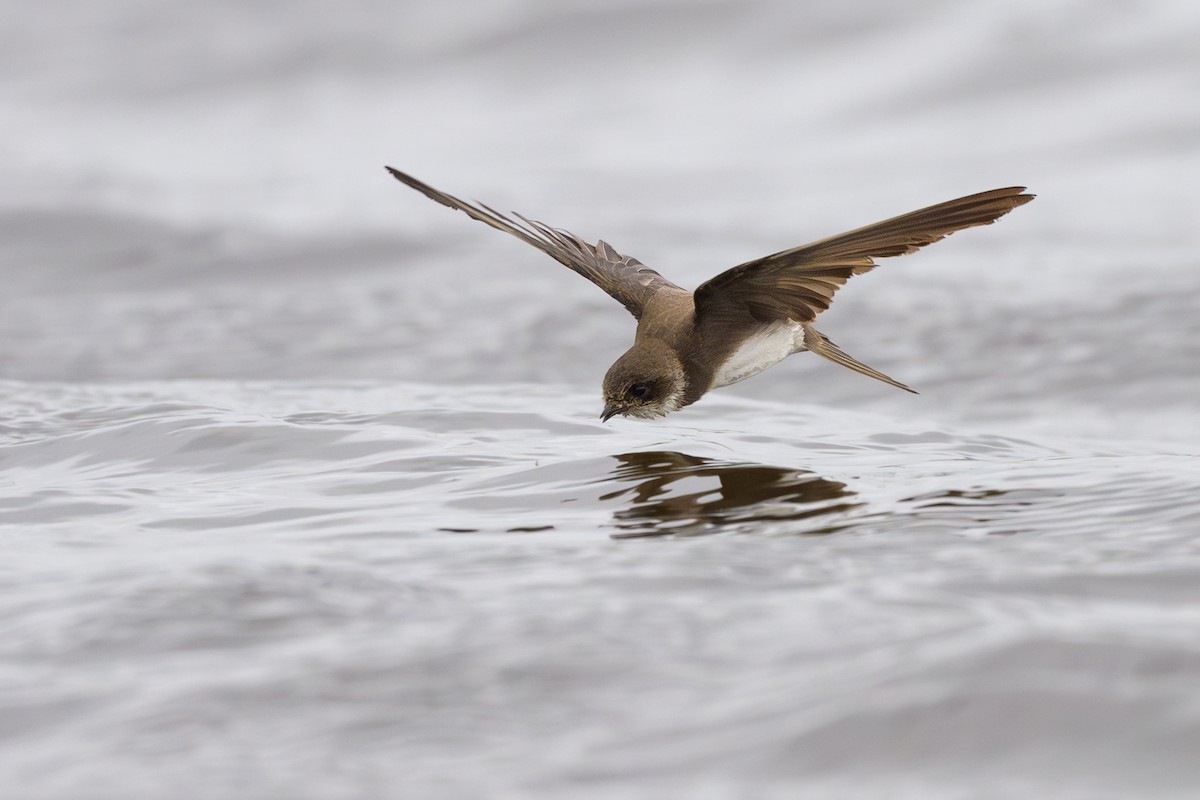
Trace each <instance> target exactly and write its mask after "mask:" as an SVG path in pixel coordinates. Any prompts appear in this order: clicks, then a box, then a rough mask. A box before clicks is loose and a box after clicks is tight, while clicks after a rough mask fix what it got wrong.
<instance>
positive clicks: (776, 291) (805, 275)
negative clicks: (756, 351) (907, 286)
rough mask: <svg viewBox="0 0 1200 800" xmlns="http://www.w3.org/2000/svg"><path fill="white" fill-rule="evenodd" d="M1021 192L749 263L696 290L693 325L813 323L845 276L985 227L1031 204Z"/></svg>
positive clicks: (973, 200) (945, 206)
mask: <svg viewBox="0 0 1200 800" xmlns="http://www.w3.org/2000/svg"><path fill="white" fill-rule="evenodd" d="M1024 191H1025V187H1023V186H1016V187H1011V188H1008V189H993V190H992V191H990V192H981V193H980V194H973V195H970V196H969V197H960V198H958V199H957V200H950V201H948V202H945V203H939V204H938V205H936V206H930V207H929V208H923V209H921V210H919V211H911V212H909V213H907V214H901V215H900V216H898V217H893V218H892V219H888V220H884V221H883V222H876V223H875V224H873V225H867V226H866V227H864V228H858V229H857V230H853V231H849V232H848V233H842V234H838V235H837V236H831V237H829V238H828V239H822V240H820V241H818V242H813V243H812V244H806V245H803V246H801V247H794V248H792V249H791V250H784V251H783V252H781V253H775V254H774V255H769V256H765V257H763V258H759V259H755V260H754V261H748V262H746V263H745V264H741V265H739V266H736V267H733V268H732V269H729V270H726V271H725V272H722V273H721V274H720V275H717V276H716V277H714V278H712V279H711V280H709V281H708V282H706V283H704V284H702V285H701V286H700V288H698V289H697V290H696V320H697V322H703V321H704V320H705V318H706V317H709V318H715V317H722V318H726V319H729V318H730V317H734V318H736V317H742V318H745V317H746V316H747V315H748V316H749V317H751V318H753V319H754V320H756V321H758V322H774V321H776V320H793V321H795V322H812V320H813V319H815V318H816V316H817V314H819V313H821V312H822V311H824V310H825V309H827V308H829V304H830V302H832V300H833V295H834V293H835V292H836V291H837V290H838V289H840V288H841V287H842V285H843V284H845V283H846V281H848V280H849V279H850V277H851V276H853V275H859V274H861V273H863V272H867V271H869V270H871V269H874V268H875V266H876V263H875V259H877V258H887V257H888V256H899V255H904V254H905V253H911V252H913V251H914V250H917V249H918V248H921V247H924V246H925V245H927V244H933V243H934V242H936V241H938V240H940V239H942V238H944V237H946V236H949V235H950V234H952V233H954V232H955V231H960V230H962V229H963V228H970V227H972V226H975V225H987V224H990V223H992V222H994V221H996V220H997V219H999V218H1000V217H1002V216H1004V215H1005V214H1007V213H1008V212H1009V211H1012V210H1013V209H1014V208H1016V207H1017V206H1020V205H1024V204H1025V203H1028V202H1029V201H1030V200H1032V199H1033V197H1034V196H1033V195H1031V194H1024ZM747 321H749V320H747Z"/></svg>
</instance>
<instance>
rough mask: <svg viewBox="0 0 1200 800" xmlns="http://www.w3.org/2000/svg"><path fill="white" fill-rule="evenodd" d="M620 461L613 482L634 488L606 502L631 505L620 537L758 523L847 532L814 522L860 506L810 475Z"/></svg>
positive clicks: (620, 516)
mask: <svg viewBox="0 0 1200 800" xmlns="http://www.w3.org/2000/svg"><path fill="white" fill-rule="evenodd" d="M614 458H615V459H616V460H617V464H618V465H617V467H616V469H614V470H613V475H612V477H613V478H614V479H615V480H617V481H619V482H622V483H629V484H632V485H631V486H629V487H627V488H622V489H620V490H618V491H615V492H609V493H608V494H606V495H604V496H603V497H601V498H600V499H601V500H614V499H617V498H625V499H627V502H628V505H627V506H625V507H624V508H621V509H620V510H618V511H616V512H614V514H613V517H614V519H615V521H616V525H617V527H618V528H620V529H621V532H620V533H616V534H614V538H620V539H629V538H636V537H644V536H666V535H697V534H705V533H719V532H722V531H728V530H736V529H739V528H740V529H743V530H746V531H753V530H755V529H756V528H757V527H758V525H756V523H758V524H761V523H781V522H788V521H799V520H806V521H808V524H805V525H797V526H796V532H797V533H804V534H826V533H833V532H834V531H836V530H839V529H840V527H842V526H839V525H823V524H820V522H816V524H814V521H815V520H817V519H818V518H820V517H824V516H828V515H831V514H838V513H840V512H843V511H846V510H849V509H851V508H854V507H855V506H857V505H859V503H856V502H854V501H853V499H852V498H854V497H855V493H854V492H853V491H851V490H850V489H848V488H846V485H845V484H844V483H838V482H837V481H830V480H825V479H824V478H821V477H820V476H818V475H816V474H814V473H812V472H809V471H808V470H802V469H782V468H780V467H771V466H767V465H765V464H746V463H731V462H726V461H714V460H711V459H706V458H698V457H696V456H689V455H685V454H683V453H676V452H669V451H653V452H647V453H626V454H624V455H619V456H614Z"/></svg>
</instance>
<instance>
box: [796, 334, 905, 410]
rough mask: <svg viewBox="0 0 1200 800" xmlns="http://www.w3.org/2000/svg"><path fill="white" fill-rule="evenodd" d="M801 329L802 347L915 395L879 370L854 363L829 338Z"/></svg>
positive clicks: (857, 362) (853, 360) (860, 363)
mask: <svg viewBox="0 0 1200 800" xmlns="http://www.w3.org/2000/svg"><path fill="white" fill-rule="evenodd" d="M803 327H804V346H805V347H807V348H808V349H809V350H811V351H812V352H814V353H816V354H817V355H819V356H821V357H822V358H828V359H829V360H830V361H832V362H834V363H835V364H841V365H842V366H843V367H849V368H850V369H852V370H854V371H855V372H861V373H862V374H863V375H866V376H868V377H871V378H874V379H875V380H877V381H883V382H884V383H888V384H891V385H892V386H895V387H896V388H897V389H903V390H904V391H906V392H912V393H913V394H916V393H917V391H916V389H911V388H909V387H907V386H905V385H904V384H903V383H901V382H900V381H898V380H894V379H892V378H889V377H888V376H887V375H884V374H883V373H882V372H880V371H879V370H875V369H871V368H870V367H868V366H867V365H866V364H864V363H862V362H861V361H856V360H855V359H853V358H851V357H850V356H849V355H847V354H846V353H843V352H842V351H841V350H840V349H839V348H838V346H837V345H836V344H834V343H833V342H831V341H830V340H829V337H827V336H826V335H825V334H823V333H821V332H820V331H819V330H817V329H816V328H814V327H813V326H811V325H804V326H803Z"/></svg>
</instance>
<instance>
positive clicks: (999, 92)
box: [0, 0, 1200, 439]
mask: <svg viewBox="0 0 1200 800" xmlns="http://www.w3.org/2000/svg"><path fill="white" fill-rule="evenodd" d="M0 15H2V16H0V23H2V24H0V66H2V69H0V104H2V105H3V108H4V124H3V126H2V127H0V233H2V235H3V239H4V241H5V243H6V244H5V248H4V253H3V254H0V277H2V278H3V280H4V282H5V286H6V291H5V292H4V293H3V295H2V296H0V341H2V342H3V343H4V344H3V347H2V348H0V374H2V375H4V376H5V377H9V378H17V379H49V380H76V379H86V380H123V379H132V378H164V377H202V378H209V377H216V378H244V377H281V378H320V377H372V378H374V377H383V378H386V379H389V380H402V381H418V382H458V381H474V382H478V381H483V382H496V381H512V380H516V381H537V382H548V381H549V382H557V383H561V384H564V385H567V386H570V387H571V388H586V389H587V390H588V391H594V392H597V397H598V384H599V379H600V376H601V375H602V374H603V371H604V369H605V368H606V367H607V365H608V364H609V363H610V362H611V361H612V360H613V358H614V357H615V356H616V355H618V354H619V353H620V352H622V351H623V350H624V349H625V347H627V346H628V343H629V340H630V338H631V335H632V332H631V327H630V320H629V319H628V317H627V316H626V315H625V314H624V313H623V312H622V311H620V309H619V307H617V306H615V305H614V304H613V303H612V301H611V300H609V299H608V298H607V297H605V296H604V295H603V294H602V293H601V292H598V291H597V290H596V289H595V287H592V286H589V285H587V283H586V282H584V281H582V280H580V279H579V278H578V277H576V276H574V275H571V274H570V273H569V272H567V271H566V270H563V269H562V268H561V267H559V266H558V265H556V264H555V263H554V262H552V261H550V260H549V259H547V258H545V257H544V256H542V255H540V254H538V253H536V252H534V251H532V250H530V249H529V248H527V247H525V246H523V245H521V244H520V243H519V242H516V241H509V240H507V239H506V237H503V236H501V235H499V234H497V233H495V232H493V231H490V230H488V229H486V228H484V227H483V226H480V225H478V224H477V223H472V222H470V221H468V220H467V219H466V218H465V217H462V216H461V215H457V214H452V213H450V212H449V211H448V210H446V209H444V208H441V207H439V206H436V205H435V204H432V203H430V202H429V201H428V200H426V199H424V198H422V197H420V196H419V195H417V194H415V193H413V192H411V191H410V190H408V189H406V188H404V187H401V186H400V185H398V184H396V183H394V182H393V181H391V180H390V179H389V178H388V177H387V175H386V174H385V173H384V171H383V169H382V167H383V165H384V164H392V165H394V166H397V167H399V168H401V169H403V170H405V171H408V172H411V173H412V174H414V175H416V176H418V177H420V178H422V179H424V180H426V181H428V182H429V183H431V184H433V185H434V186H437V187H439V188H442V189H444V190H446V191H448V192H451V193H453V194H457V195H459V196H462V197H466V198H475V199H479V200H482V201H483V202H486V203H488V204H490V205H493V206H495V207H497V208H499V209H501V210H510V209H513V210H518V211H520V212H522V213H524V214H526V215H529V216H532V217H534V218H535V219H541V220H545V221H547V222H549V223H551V224H553V225H555V226H558V227H564V228H567V229H569V230H572V231H574V232H576V233H577V234H579V235H581V236H583V237H585V238H587V239H589V240H594V239H596V238H601V237H602V238H604V239H605V240H606V241H609V242H611V243H612V244H613V245H614V246H615V247H617V248H618V249H619V250H621V251H622V252H625V253H628V254H631V255H634V256H636V257H637V258H639V259H641V260H642V261H644V262H646V263H648V264H650V265H652V266H654V267H656V268H658V269H659V270H660V271H662V272H663V273H664V274H666V275H667V276H668V277H670V278H671V279H673V280H674V281H676V282H678V283H680V284H682V285H685V286H688V287H694V286H695V285H697V284H698V283H700V282H701V281H703V280H704V279H706V278H707V277H709V276H711V275H712V274H715V273H716V272H718V271H720V270H722V269H725V268H727V267H729V266H732V265H733V264H736V263H740V262H741V261H744V260H748V259H750V258H753V257H757V256H760V255H764V254H766V253H768V252H774V251H777V250H781V249H784V248H787V247H791V246H794V245H797V244H800V243H803V242H805V241H810V240H812V239H816V238H819V237H822V236H825V235H829V234H832V233H835V232H839V231H841V230H847V229H850V228H853V227H858V226H860V225H862V224H866V223H868V222H871V221H874V220H877V219H882V218H885V217H888V216H892V215H894V214H896V213H900V212H903V211H907V210H911V209H913V208H917V207H920V206H923V205H928V204H931V203H934V202H939V201H942V200H945V199H949V198H951V197H956V196H959V195H962V194H968V193H971V192H975V191H981V190H984V189H989V188H994V187H997V186H1005V185H1013V184H1018V185H1027V186H1029V187H1030V189H1031V191H1033V192H1035V193H1037V194H1038V195H1039V199H1038V200H1037V201H1036V202H1035V203H1034V204H1033V205H1031V206H1028V207H1026V208H1023V209H1021V210H1020V211H1019V212H1017V213H1015V214H1013V215H1012V216H1010V217H1008V218H1006V219H1004V220H1003V221H1002V222H1001V223H1000V224H999V225H997V226H995V227H994V228H988V229H981V230H972V231H969V232H966V233H963V234H960V235H959V236H957V237H954V238H953V239H951V240H949V241H947V242H945V243H941V244H939V245H938V246H937V247H934V248H931V249H929V250H928V251H925V252H923V253H921V254H920V255H919V256H915V257H910V258H907V259H901V260H898V261H893V262H890V263H888V264H886V268H885V269H882V270H878V271H877V272H875V273H872V274H871V275H870V276H869V277H868V278H866V279H864V280H862V281H861V282H860V281H855V282H854V284H852V285H851V286H850V287H849V288H848V289H847V290H846V291H844V292H843V293H841V294H840V295H839V297H838V302H837V304H836V305H835V307H834V309H833V310H832V311H831V312H829V314H828V315H827V316H826V317H824V318H823V320H822V322H823V326H822V327H823V328H824V329H825V330H826V332H827V333H828V334H829V335H830V336H832V337H833V338H834V339H835V341H838V342H839V344H841V345H842V346H843V347H844V348H845V349H846V350H848V351H849V352H851V353H853V354H855V355H857V356H858V357H860V358H861V359H863V360H864V361H866V362H867V363H870V364H872V365H874V366H877V367H879V368H880V369H882V370H884V371H885V372H888V373H890V374H894V375H896V376H897V377H898V378H899V379H900V380H903V381H905V382H907V383H909V384H911V385H913V386H915V387H916V388H918V389H919V390H921V391H922V392H923V395H922V397H920V398H911V397H907V396H904V395H903V394H902V393H893V392H892V391H890V390H886V389H884V388H883V387H882V386H877V385H874V384H873V383H872V382H870V381H866V380H863V379H861V378H860V377H858V376H855V375H852V374H850V373H848V372H844V371H842V370H837V369H836V368H835V367H833V366H832V365H829V364H823V363H814V362H817V361H818V359H813V358H797V359H793V360H792V362H789V363H788V364H786V365H784V366H783V368H782V369H776V370H772V371H771V372H770V373H768V374H765V375H763V376H761V377H759V378H757V379H755V380H754V381H751V382H748V383H746V384H743V385H741V386H739V387H736V388H735V389H733V390H732V391H734V392H737V393H741V394H743V395H746V396H754V397H770V398H776V399H789V398H795V397H797V396H802V397H804V399H806V400H810V401H813V402H818V403H829V404H854V406H855V407H859V408H862V409H864V410H877V411H881V412H885V413H891V412H898V413H902V414H904V415H905V416H912V415H918V416H921V415H925V416H931V417H936V418H949V419H954V420H957V421H981V422H992V421H996V420H1004V421H1006V422H1011V423H1020V424H1022V425H1031V426H1037V425H1039V424H1041V423H1045V427H1046V428H1047V429H1051V430H1056V431H1061V430H1063V426H1064V425H1065V426H1067V429H1068V430H1074V431H1077V432H1080V433H1084V434H1090V433H1095V432H1105V433H1109V434H1117V435H1122V436H1126V435H1132V436H1140V437H1150V438H1169V439H1170V438H1175V437H1176V436H1178V435H1179V434H1180V432H1184V431H1186V433H1187V434H1188V435H1189V436H1194V435H1196V434H1197V433H1200V429H1198V427H1197V423H1196V415H1194V414H1193V413H1192V411H1193V408H1194V398H1195V396H1196V395H1197V394H1198V393H1200V379H1198V378H1197V365H1198V364H1200V358H1198V357H1200V344H1198V341H1200V321H1198V320H1200V315H1197V314H1195V313H1194V309H1195V307H1196V301H1197V297H1198V279H1197V277H1196V275H1197V266H1198V265H1197V259H1198V258H1200V256H1198V253H1200V233H1198V231H1200V226H1198V225H1197V224H1196V220H1197V218H1198V216H1197V212H1198V210H1200V104H1198V103H1196V102H1195V99H1196V97H1197V89H1198V88H1200V50H1198V48H1197V47H1196V42H1197V41H1200V7H1197V6H1196V5H1195V4H1193V3H1188V2H1183V1H1182V0H1179V1H1178V2H1170V1H1169V0H1158V1H1157V2H1141V3H1117V2H1113V3H1105V2H1095V1H1094V0H1086V1H1085V0H1080V1H1079V2H1070V1H1065V2H1056V3H1040V2H1011V3H1004V4H978V3H972V4H961V3H952V2H936V1H935V0H924V1H911V0H910V1H909V2H899V3H895V2H883V1H882V0H880V1H879V2H854V3H817V4H806V5H805V6H804V7H803V8H802V9H800V8H798V7H797V6H795V5H794V4H792V3H787V2H779V1H775V0H763V1H761V2H696V3H693V2H687V3H683V2H666V1H665V0H664V1H661V2H655V1H653V0H638V1H637V2H614V3H607V4H604V5H603V6H599V5H597V4H594V3H590V2H553V3H551V2H543V1H541V0H496V1H494V2H482V1H481V2H472V3H469V4H450V5H446V4H441V5H439V4H426V3H412V2H400V3H393V2H382V1H380V2H355V3H348V4H338V5H332V4H328V3H322V2H288V3H284V2H265V1H261V0H260V1H259V2H241V1H240V0H239V1H238V2H232V1H230V2H212V3H205V4H188V3H163V2H154V3H149V2H140V1H139V0H115V2H108V3H103V4H96V3H89V2H82V1H81V0H80V1H76V2H72V0H64V1H63V2H58V3H54V4H17V3H9V4H5V5H4V7H3V10H2V11H0ZM793 362H794V363H793ZM951 387H952V390H951ZM930 394H935V395H936V396H937V398H938V399H937V400H936V402H935V401H934V400H932V399H930V397H929V396H930ZM1047 403H1049V405H1047ZM1148 408H1153V410H1154V414H1153V415H1152V417H1153V418H1151V417H1150V415H1147V414H1146V411H1147V409H1148ZM1063 412H1066V413H1063ZM1164 420H1166V424H1167V425H1168V426H1169V427H1168V429H1167V430H1164V427H1163V426H1164Z"/></svg>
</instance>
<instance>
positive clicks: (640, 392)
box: [629, 383, 649, 397]
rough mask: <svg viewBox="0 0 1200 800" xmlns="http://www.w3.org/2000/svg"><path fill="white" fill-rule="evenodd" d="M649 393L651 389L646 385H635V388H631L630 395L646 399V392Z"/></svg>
mask: <svg viewBox="0 0 1200 800" xmlns="http://www.w3.org/2000/svg"><path fill="white" fill-rule="evenodd" d="M648 391H649V387H647V386H646V384H644V383H635V384H634V385H633V386H630V387H629V393H630V394H631V395H633V396H634V397H645V396H646V392H648Z"/></svg>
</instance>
